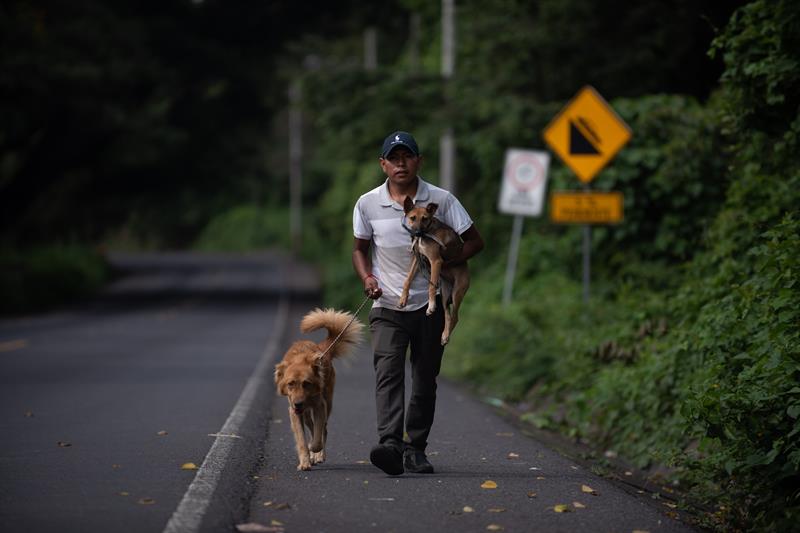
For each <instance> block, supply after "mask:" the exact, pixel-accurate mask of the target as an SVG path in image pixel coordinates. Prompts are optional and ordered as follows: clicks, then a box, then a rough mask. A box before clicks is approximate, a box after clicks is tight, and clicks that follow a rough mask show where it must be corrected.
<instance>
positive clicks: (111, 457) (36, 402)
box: [0, 254, 691, 533]
mask: <svg viewBox="0 0 800 533" xmlns="http://www.w3.org/2000/svg"><path fill="white" fill-rule="evenodd" d="M113 260H114V261H115V262H116V263H117V264H118V265H120V266H122V267H124V269H125V270H126V271H127V276H126V277H124V278H122V279H120V280H119V281H117V282H116V283H114V284H113V285H112V286H111V287H110V288H109V289H108V290H107V291H106V292H105V293H104V295H103V297H102V298H101V299H99V300H97V301H94V302H92V303H91V304H87V305H84V306H82V307H78V308H72V309H70V310H67V311H62V312H58V313H50V314H46V315H40V316H32V317H26V318H18V319H13V320H2V321H0V431H2V435H3V446H2V448H0V531H3V532H5V531H14V532H36V533H38V532H45V531H48V532H49V531H59V532H73V531H75V532H94V531H103V532H105V531H112V530H113V531H115V532H118V533H127V532H145V533H147V532H154V533H158V532H165V533H173V532H187V533H192V532H194V531H203V532H206V531H208V532H216V531H223V532H225V531H236V530H237V525H239V526H241V525H243V524H248V527H249V528H250V529H249V530H251V531H272V532H289V533H291V532H303V533H305V532H331V533H336V532H348V533H350V532H360V531H381V532H389V531H398V532H399V531H408V530H409V529H414V530H423V531H424V530H428V531H459V532H462V531H465V532H470V531H487V530H488V531H493V530H494V531H570V532H575V531H591V532H594V531H600V532H604V531H608V532H625V531H629V532H632V531H637V530H638V531H649V532H651V533H654V532H661V531H663V532H680V531H691V529H690V528H688V527H687V526H685V525H683V524H682V523H681V522H678V521H676V520H674V519H673V518H671V517H669V516H668V515H667V513H668V512H674V511H673V510H672V509H669V508H668V507H665V506H664V505H662V504H661V503H659V502H655V503H654V502H653V501H652V500H651V499H650V498H649V495H641V496H637V495H635V494H630V493H629V492H630V491H625V490H622V489H621V488H620V487H619V486H617V485H615V484H614V483H612V482H609V481H607V480H605V479H602V478H599V477H598V476H596V475H594V474H592V473H591V472H590V471H588V470H587V469H586V468H584V467H583V466H581V465H579V464H576V463H573V462H572V461H570V460H568V459H566V458H565V457H563V456H561V455H559V454H558V453H556V452H554V451H552V450H550V449H548V448H547V447H546V446H545V445H543V444H542V443H540V442H538V441H537V440H534V439H532V438H530V437H528V436H525V435H523V434H522V433H521V432H520V431H519V429H517V428H516V427H514V426H512V425H510V424H509V423H507V422H506V421H505V420H503V419H502V418H501V417H499V416H498V415H497V413H496V412H494V410H493V409H492V408H491V407H489V406H487V405H485V404H483V403H481V402H480V401H478V400H476V399H475V398H473V397H471V396H470V395H469V394H468V393H466V392H464V391H462V390H460V389H458V388H456V387H454V386H452V385H450V384H448V383H447V382H445V381H442V382H441V383H440V388H439V404H438V410H437V418H436V423H435V425H434V430H433V432H432V434H431V438H430V446H429V450H428V451H429V455H430V459H431V461H432V462H433V464H434V465H435V467H436V474H434V475H403V476H400V477H389V476H386V475H384V474H383V473H382V472H380V471H379V470H377V469H375V468H374V467H373V466H372V465H370V464H369V461H368V456H369V450H370V448H371V447H372V445H373V444H374V442H375V438H376V437H375V407H374V398H373V375H372V368H371V358H370V354H369V348H368V346H363V347H361V349H360V350H359V351H358V353H357V355H356V356H355V357H354V358H353V359H352V361H351V362H350V364H349V365H348V364H347V362H338V363H339V364H337V378H338V379H337V390H336V396H335V401H334V412H333V417H332V419H331V422H330V436H329V442H328V461H327V462H326V463H324V464H323V465H319V466H316V467H314V468H313V469H312V470H311V471H308V472H298V471H297V470H296V464H297V461H296V456H295V453H294V445H293V440H292V436H291V432H290V429H289V424H288V417H287V407H286V402H285V400H284V399H283V398H280V397H278V396H276V394H275V388H274V385H273V383H272V380H271V370H272V367H273V365H274V363H275V362H277V360H278V359H279V358H280V357H281V356H282V353H283V351H284V350H285V349H286V347H287V346H288V344H289V343H290V342H291V341H293V340H295V339H296V338H298V337H299V336H300V334H299V331H298V324H299V321H300V318H301V317H302V316H303V314H304V313H305V312H307V311H308V310H309V309H311V308H313V307H314V306H316V305H317V304H318V302H319V299H318V291H319V286H318V276H317V275H316V274H315V273H314V272H313V270H311V269H309V268H308V267H306V266H304V265H301V264H297V263H294V262H292V261H290V260H289V259H287V258H286V257H282V256H280V255H275V254H261V255H257V256H215V255H197V254H166V255H164V254H160V255H127V256H126V255H116V256H114V257H113ZM363 315H364V316H365V315H366V312H365V313H363ZM456 334H458V332H457V331H456ZM322 335H323V334H322V332H317V334H315V335H314V336H313V337H312V338H315V339H319V338H321V337H322ZM445 357H447V352H445ZM189 462H191V463H194V464H196V465H198V467H199V469H198V470H183V469H182V468H181V466H182V465H183V464H184V463H189ZM487 482H491V483H487ZM494 485H496V487H495V488H487V487H491V486H494ZM584 485H585V486H587V487H590V488H591V489H592V491H593V492H594V493H595V494H590V493H587V492H584V491H583V490H582V487H583V486H584ZM557 505H563V506H564V508H565V509H567V510H568V512H564V513H557V512H555V510H554V508H555V506H557ZM244 530H247V528H244Z"/></svg>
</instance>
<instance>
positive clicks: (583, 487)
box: [581, 485, 597, 496]
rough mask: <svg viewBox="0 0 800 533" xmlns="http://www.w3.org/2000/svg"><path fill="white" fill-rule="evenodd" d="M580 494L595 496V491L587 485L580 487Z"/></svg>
mask: <svg viewBox="0 0 800 533" xmlns="http://www.w3.org/2000/svg"><path fill="white" fill-rule="evenodd" d="M581 492H585V493H586V494H591V495H592V496H597V491H596V490H594V489H593V488H592V487H590V486H589V485H581Z"/></svg>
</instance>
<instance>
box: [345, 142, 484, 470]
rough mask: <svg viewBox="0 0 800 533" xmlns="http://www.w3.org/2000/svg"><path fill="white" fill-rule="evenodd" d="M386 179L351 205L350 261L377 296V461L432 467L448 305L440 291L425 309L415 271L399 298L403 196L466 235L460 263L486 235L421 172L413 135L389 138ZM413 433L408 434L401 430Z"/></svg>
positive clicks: (407, 260)
mask: <svg viewBox="0 0 800 533" xmlns="http://www.w3.org/2000/svg"><path fill="white" fill-rule="evenodd" d="M379 163H380V166H381V169H382V170H383V172H384V174H386V181H385V182H384V183H383V184H381V185H380V186H379V187H376V188H375V189H373V190H371V191H369V192H367V193H366V194H364V195H362V196H361V197H360V198H359V199H358V202H356V206H355V209H354V212H353V235H354V244H353V268H354V269H355V271H356V274H358V276H359V278H360V279H361V281H362V282H363V283H364V293H365V294H366V295H368V296H369V297H370V298H372V299H374V300H375V302H374V303H373V306H372V310H371V311H370V314H369V324H370V331H371V333H372V347H373V354H374V360H373V362H374V366H375V400H376V406H377V415H378V445H377V446H375V447H374V448H373V449H372V451H371V452H370V461H372V464H374V465H375V466H377V467H378V468H380V469H381V470H383V471H384V472H386V473H387V474H390V475H398V474H402V473H403V472H404V471H407V472H413V473H433V466H432V465H431V463H430V462H428V459H427V457H426V455H425V448H426V446H427V445H428V434H429V433H430V430H431V426H432V424H433V416H434V411H435V408H436V377H437V376H438V375H439V369H440V367H441V362H442V353H443V350H444V347H443V346H442V345H441V335H442V329H443V328H444V312H443V305H442V304H443V303H445V302H441V297H440V296H438V297H437V298H439V301H438V302H437V307H436V311H435V312H434V313H433V314H432V315H431V316H426V314H425V311H426V307H427V303H428V280H427V279H426V278H425V277H424V276H423V275H422V274H421V273H420V271H418V272H417V275H416V277H415V278H414V281H413V283H412V285H411V288H410V290H409V298H408V303H407V304H406V306H405V307H403V308H402V309H401V308H400V307H398V305H397V303H398V300H399V299H400V293H401V291H402V288H403V282H404V281H405V278H406V276H407V275H408V270H409V267H410V265H411V238H410V236H409V234H408V232H407V231H406V229H405V228H404V227H403V225H402V219H403V216H404V211H403V202H404V200H405V198H406V196H408V197H410V198H412V199H413V200H414V203H415V204H416V205H419V206H424V205H427V204H429V203H436V204H438V205H439V208H438V210H437V211H436V217H437V218H439V219H440V220H441V221H442V222H444V223H445V224H447V225H448V226H450V227H452V228H453V229H454V230H455V231H456V232H457V233H458V234H459V235H461V238H462V240H463V241H464V247H463V250H462V253H461V256H460V257H458V258H456V259H454V260H452V261H451V263H460V262H463V261H466V260H467V259H469V258H471V257H472V256H474V255H475V254H477V253H478V252H480V251H481V250H482V249H483V239H482V238H481V236H480V233H479V232H478V230H477V229H476V228H475V225H474V224H473V222H472V219H471V218H470V216H469V215H468V214H467V212H466V210H465V209H464V207H463V206H462V205H461V203H460V202H459V201H458V199H457V198H456V197H455V196H454V195H452V194H451V193H450V192H448V191H446V190H444V189H441V188H439V187H436V186H434V185H431V184H429V183H427V182H425V181H423V180H422V178H420V177H419V176H418V174H417V172H418V170H419V168H420V165H421V163H422V156H421V155H420V151H419V148H418V146H417V142H416V141H415V140H414V137H412V136H411V134H409V133H407V132H404V131H397V132H394V133H392V134H391V135H389V136H388V137H386V139H385V140H384V142H383V147H382V149H381V155H380V159H379ZM409 347H410V348H411V357H410V359H411V399H410V401H409V404H408V408H407V409H406V408H405V398H404V392H405V391H404V387H405V382H404V376H405V360H406V351H407V350H408V348H409ZM404 429H405V432H406V433H407V435H408V440H406V441H404V440H403V431H404Z"/></svg>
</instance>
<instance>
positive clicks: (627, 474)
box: [625, 470, 633, 476]
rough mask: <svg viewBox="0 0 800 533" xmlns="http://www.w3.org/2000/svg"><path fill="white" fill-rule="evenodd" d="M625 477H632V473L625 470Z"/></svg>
mask: <svg viewBox="0 0 800 533" xmlns="http://www.w3.org/2000/svg"><path fill="white" fill-rule="evenodd" d="M625 475H626V476H632V475H633V472H631V471H630V470H626V471H625Z"/></svg>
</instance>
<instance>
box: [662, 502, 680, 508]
mask: <svg viewBox="0 0 800 533" xmlns="http://www.w3.org/2000/svg"><path fill="white" fill-rule="evenodd" d="M663 503H664V505H666V506H667V507H669V508H670V509H676V508H677V507H678V506H677V504H674V503H669V502H663Z"/></svg>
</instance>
